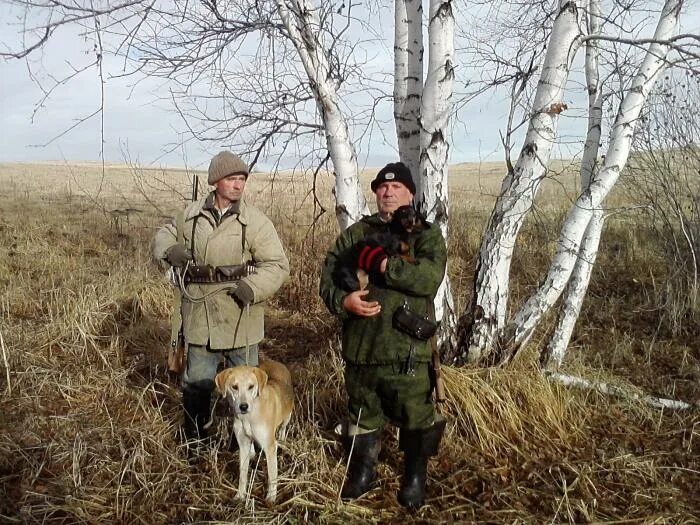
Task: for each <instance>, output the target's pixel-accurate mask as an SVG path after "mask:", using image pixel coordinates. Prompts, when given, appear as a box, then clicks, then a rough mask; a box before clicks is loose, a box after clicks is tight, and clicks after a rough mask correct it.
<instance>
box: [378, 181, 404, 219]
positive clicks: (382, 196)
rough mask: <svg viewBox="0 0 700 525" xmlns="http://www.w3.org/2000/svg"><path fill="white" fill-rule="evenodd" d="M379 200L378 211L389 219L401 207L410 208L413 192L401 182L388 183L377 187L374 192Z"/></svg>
mask: <svg viewBox="0 0 700 525" xmlns="http://www.w3.org/2000/svg"><path fill="white" fill-rule="evenodd" d="M374 196H375V198H376V199H377V211H378V212H379V214H380V215H382V216H384V217H388V216H389V215H391V214H392V213H394V211H396V209H397V208H399V207H400V206H408V205H409V204H411V201H412V200H413V194H412V193H411V191H410V190H409V189H408V188H407V187H406V186H404V185H403V184H402V183H400V182H395V181H387V182H382V183H381V184H380V185H379V186H377V191H375V192H374Z"/></svg>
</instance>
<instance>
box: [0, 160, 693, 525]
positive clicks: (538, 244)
mask: <svg viewBox="0 0 700 525" xmlns="http://www.w3.org/2000/svg"><path fill="white" fill-rule="evenodd" d="M560 171H562V173H563V174H562V175H561V176H559V177H558V178H557V179H556V180H550V181H547V182H546V185H545V186H544V187H543V192H542V195H541V198H540V199H539V202H538V214H537V216H536V218H535V219H533V220H530V221H528V224H527V226H526V228H525V230H524V232H523V240H524V242H523V243H522V245H521V246H519V247H518V250H517V252H516V256H515V258H514V261H513V268H514V272H515V275H514V283H513V290H514V294H515V295H516V299H517V298H518V297H522V296H524V295H525V294H527V293H528V291H529V290H531V289H532V288H533V287H534V286H535V285H536V284H537V282H538V278H539V275H540V274H539V272H540V271H541V269H542V268H544V267H545V266H546V264H547V256H548V251H547V250H546V249H545V250H543V249H542V247H543V246H545V247H549V248H550V249H551V247H552V246H553V245H552V242H553V241H552V239H553V235H555V234H556V230H557V227H556V225H557V221H558V220H560V218H561V217H562V215H563V211H562V203H563V202H566V201H567V200H570V199H572V198H573V195H574V189H573V188H574V187H575V184H576V180H575V177H573V176H571V175H567V174H566V173H567V172H566V170H565V169H564V166H563V165H562V166H561V170H560ZM501 174H502V167H501V166H498V165H485V166H480V167H478V168H475V167H474V166H458V167H456V168H455V170H454V172H453V175H452V180H451V188H450V189H451V195H452V199H453V208H452V210H451V213H452V220H453V224H452V231H453V232H459V235H455V236H454V239H453V240H452V243H451V245H450V255H451V259H450V265H451V266H450V268H451V270H450V271H451V274H452V276H453V279H454V282H455V288H456V291H457V296H458V302H459V303H460V307H463V305H464V304H465V302H466V301H467V300H468V297H467V294H468V290H469V289H470V286H471V272H472V269H473V267H474V257H475V253H476V250H477V248H478V241H479V235H480V232H481V230H482V229H483V225H484V221H485V217H486V216H487V214H488V212H489V210H490V206H491V204H492V202H493V201H492V199H493V198H494V195H495V194H496V193H497V191H498V187H499V185H500V179H501ZM369 177H370V174H369V173H368V174H365V175H364V178H365V179H368V178H369ZM165 181H167V182H168V184H167V185H164V184H163V182H165ZM187 181H188V175H187V174H185V173H162V172H158V171H146V172H134V171H131V170H128V169H121V168H114V169H110V170H109V171H108V172H107V176H106V177H104V178H103V177H102V176H101V174H100V173H99V172H98V171H96V169H95V168H94V167H92V166H76V167H70V168H69V167H66V166H63V167H61V166H59V167H54V166H47V165H41V166H38V165H11V166H0V184H1V186H0V187H2V188H3V189H2V192H1V193H0V202H1V206H2V214H0V334H2V340H3V342H4V346H5V349H4V350H5V351H4V353H3V356H4V357H5V359H4V363H3V366H2V370H0V372H1V373H0V389H2V392H3V394H2V397H1V398H0V517H1V518H2V521H3V522H7V523H39V522H41V523H43V522H57V523H115V522H121V523H148V524H152V523H179V522H200V523H201V522H207V523H220V522H236V523H300V522H310V523H367V522H369V523H387V522H390V523H396V522H413V521H416V522H484V523H486V522H488V523H543V522H552V523H579V522H618V523H692V522H697V521H698V520H700V493H699V490H698V488H697V487H698V486H700V445H699V443H700V417H698V415H697V413H696V412H693V413H677V414H676V413H670V412H661V411H657V410H654V409H649V408H647V407H645V406H642V405H640V404H634V403H629V402H625V401H621V400H617V399H611V398H606V397H603V396H601V395H599V394H596V393H582V392H577V391H572V390H568V389H565V388H563V387H560V386H557V385H553V384H551V383H549V382H547V381H546V380H545V379H543V378H542V376H541V375H540V374H538V373H535V372H534V371H533V370H531V369H530V367H529V363H528V360H527V358H524V359H521V360H520V361H519V362H518V363H516V364H515V366H513V367H512V368H510V369H507V370H476V369H453V368H446V370H445V375H446V379H447V387H448V393H449V398H450V401H449V402H448V403H447V405H446V406H445V407H444V408H443V411H444V412H445V414H446V415H447V416H448V419H449V421H450V425H449V427H448V431H447V434H446V439H445V441H444V446H443V448H442V450H441V453H440V455H439V457H438V458H436V459H435V460H434V461H433V462H432V463H431V471H430V472H431V475H430V486H429V494H428V505H427V506H426V507H425V508H424V509H422V510H421V511H420V513H419V514H418V515H416V516H412V515H409V514H407V513H406V512H405V511H404V510H403V509H401V508H400V507H399V506H398V505H397V503H396V497H395V493H396V490H397V489H398V485H399V477H400V468H401V457H400V454H399V452H398V449H397V443H396V435H395V431H394V430H392V429H387V432H386V438H387V439H386V440H385V443H386V447H385V448H384V451H383V453H382V463H381V466H380V471H379V475H380V481H379V485H378V487H377V488H375V489H374V490H372V491H371V492H370V493H369V494H368V495H367V496H366V497H364V498H363V499H362V500H360V501H359V502H356V503H352V504H343V503H340V502H338V500H337V493H338V490H339V488H340V484H341V481H342V476H343V470H344V464H343V463H342V461H341V451H340V446H339V443H338V442H337V441H336V439H335V437H334V435H333V433H332V431H331V429H332V428H333V426H334V425H335V423H336V422H337V421H338V420H339V418H340V417H342V416H343V414H344V413H345V406H344V401H343V397H342V382H343V379H342V362H341V360H340V359H339V357H338V330H337V326H336V324H335V321H334V320H333V319H331V318H329V316H328V315H327V313H326V312H325V310H324V309H323V307H322V305H321V304H320V301H319V300H318V298H317V292H316V290H317V286H318V284H317V279H318V275H317V268H318V267H319V264H320V261H321V259H322V257H323V252H324V250H325V249H326V247H327V245H328V244H329V243H330V242H331V240H332V238H333V237H334V236H335V233H336V230H335V224H334V218H333V217H332V216H331V215H332V213H326V214H325V215H324V216H323V217H321V219H320V220H319V221H318V222H317V224H316V228H314V229H311V228H310V227H311V225H312V223H313V216H314V214H313V206H312V202H313V201H312V198H311V196H310V195H309V182H308V180H307V179H306V178H304V177H302V176H301V175H294V174H290V173H286V174H281V175H279V176H278V177H276V178H274V179H273V178H272V177H270V176H268V175H262V174H258V175H255V176H254V177H253V178H252V179H251V182H250V187H249V188H248V192H249V195H250V196H251V197H252V198H254V199H255V200H256V202H257V203H258V204H260V205H261V206H262V207H263V208H265V209H266V210H267V211H268V213H269V214H270V216H271V217H273V219H274V220H275V222H276V224H277V225H278V227H279V230H280V233H281V235H282V237H283V239H284V243H285V246H286V247H287V249H288V252H289V255H290V259H291V263H292V277H291V279H290V280H289V282H288V283H286V284H285V286H284V287H283V289H282V290H281V291H280V293H279V294H278V295H277V296H276V297H275V299H274V300H273V301H272V303H271V305H270V309H269V315H268V320H267V339H266V341H265V342H264V344H263V347H262V348H263V351H264V353H266V354H267V355H269V356H271V357H275V358H278V359H281V360H283V361H285V362H286V363H287V364H288V365H289V366H290V368H291V369H292V372H293V375H294V377H295V385H296V396H297V399H296V410H295V415H294V418H293V424H292V427H291V430H290V435H289V438H288V440H287V442H286V443H285V444H284V445H283V448H282V450H281V451H280V474H281V476H282V479H281V483H280V494H279V497H278V501H279V503H278V504H277V505H276V506H275V507H272V508H270V507H267V506H265V504H264V502H263V497H264V485H265V479H266V475H265V473H264V464H261V465H257V468H256V475H255V483H254V487H253V494H252V498H251V499H250V501H249V502H248V504H247V505H243V504H237V503H235V502H234V500H233V495H234V491H235V486H236V483H237V479H236V477H237V472H238V467H237V461H238V456H237V454H233V453H231V452H229V451H228V450H227V447H226V444H227V440H228V438H229V430H228V428H227V425H226V421H225V420H219V421H218V422H217V425H218V430H219V435H220V441H219V443H218V444H217V445H216V446H214V447H213V448H212V449H210V450H207V451H206V452H205V453H203V455H202V456H201V458H200V459H199V462H198V463H197V464H196V465H190V464H189V463H188V462H187V461H186V459H185V455H184V453H183V450H182V446H181V445H180V440H179V435H178V429H179V421H180V408H179V393H178V391H177V388H175V386H174V384H173V383H172V382H171V381H170V380H169V379H168V378H167V377H166V376H165V375H164V373H163V369H162V362H163V354H162V352H163V349H164V348H165V344H166V340H167V338H168V333H169V329H168V312H169V305H170V298H171V295H172V292H171V290H170V289H169V288H168V285H167V284H166V283H165V282H164V281H163V279H162V276H161V275H160V274H159V273H158V271H157V270H156V269H155V267H154V266H153V265H152V264H151V263H150V262H149V253H148V246H149V242H150V238H151V236H152V234H153V231H154V228H155V227H156V226H157V225H158V224H160V223H161V222H162V220H163V219H162V217H161V215H164V214H167V213H169V212H170V211H172V210H173V209H175V208H176V207H177V206H178V205H179V203H181V202H182V197H178V196H177V194H176V193H174V192H176V191H179V192H180V194H181V195H183V196H184V195H187V194H188V190H187ZM322 185H323V187H324V188H325V189H328V187H329V182H328V181H327V180H325V179H324V180H323V182H322ZM98 190H99V192H98ZM148 199H151V200H152V201H154V202H155V203H157V204H158V208H157V209H154V208H153V207H152V206H150V205H149V204H148ZM324 199H327V200H326V201H325V202H323V205H324V206H326V207H327V209H329V210H332V207H331V203H330V198H329V197H328V192H326V193H325V197H324ZM626 220H627V219H626V218H625V217H620V218H619V219H616V218H613V220H611V221H610V223H609V224H608V228H607V230H606V233H605V241H606V244H605V246H606V248H605V250H604V251H603V252H602V253H601V256H600V259H599V265H598V267H597V269H596V274H595V276H594V280H593V283H592V286H591V292H590V296H589V298H588V299H587V302H586V304H585V305H584V311H583V312H582V317H581V322H580V324H579V327H578V328H577V330H576V333H575V336H574V340H573V341H572V347H571V350H570V355H569V358H568V363H567V367H568V369H569V371H571V372H573V373H578V374H581V375H585V376H586V377H589V378H591V377H592V378H600V379H604V380H608V381H609V380H614V381H617V382H618V383H619V382H622V383H623V384H624V383H626V382H631V383H633V384H637V385H640V386H642V387H643V388H644V389H645V390H646V391H648V392H657V393H660V394H664V395H668V396H673V397H680V398H682V399H684V400H686V401H695V400H697V399H698V398H699V394H700V386H699V384H700V352H699V350H698V343H697V341H698V337H697V336H698V335H700V334H698V329H697V323H693V322H692V320H690V319H688V318H684V317H683V315H681V314H679V315H676V316H675V317H674V319H673V320H670V319H669V317H668V315H667V313H666V311H667V308H662V306H661V304H660V302H659V297H660V294H659V293H657V291H658V290H659V289H660V288H662V287H663V278H664V275H663V271H662V270H661V269H660V268H662V266H663V265H662V264H660V260H661V258H662V257H663V252H662V248H660V247H658V246H656V244H655V239H653V238H650V237H649V236H648V235H647V234H646V233H645V232H646V230H645V229H644V225H639V224H635V225H634V227H631V225H630V224H628V223H626V222H625V221H626ZM671 322H673V323H682V324H683V326H684V330H682V331H680V332H678V331H673V330H671V326H670V324H671ZM550 329H551V320H550V322H549V325H548V326H545V327H544V328H543V330H542V331H541V333H540V334H539V340H544V338H545V337H546V334H547V331H548V330H550ZM678 334H681V335H678ZM6 368H7V370H6ZM6 372H7V373H8V374H9V382H8V381H7V380H6ZM261 463H264V460H263V461H262V462H261Z"/></svg>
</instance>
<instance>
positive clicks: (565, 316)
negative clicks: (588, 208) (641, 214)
mask: <svg viewBox="0 0 700 525" xmlns="http://www.w3.org/2000/svg"><path fill="white" fill-rule="evenodd" d="M600 16H601V10H600V0H590V2H589V7H588V34H589V35H594V36H595V35H600V20H601V18H600ZM599 53H600V51H599V49H598V41H597V40H595V39H591V40H588V41H587V42H586V86H587V88H588V132H587V134H586V143H585V145H584V147H583V157H582V159H581V191H582V192H583V191H586V190H587V189H588V187H589V186H590V184H591V181H592V180H593V177H594V175H595V171H596V167H597V166H596V163H597V159H598V149H599V144H600V135H601V126H602V121H603V92H602V87H601V85H600V75H599ZM602 230H603V210H602V209H600V208H598V209H596V210H594V211H593V216H592V217H591V221H590V222H589V223H588V227H587V228H586V232H585V233H584V235H583V241H582V243H581V250H580V252H579V255H578V259H576V264H575V265H574V270H573V272H572V274H571V279H570V280H569V284H568V285H567V287H566V290H565V291H564V296H563V297H562V305H561V310H560V312H559V319H558V320H557V326H556V328H555V330H554V334H553V335H552V338H551V339H550V341H549V344H548V345H547V348H546V350H545V352H544V355H543V359H542V364H543V365H544V366H546V367H550V366H551V367H553V368H558V367H559V366H561V363H562V361H563V360H564V355H565V354H566V349H567V348H568V346H569V342H570V341H571V334H572V333H573V331H574V326H575V325H576V321H577V319H578V316H579V314H580V313H581V305H582V304H583V299H584V297H585V296H586V292H587V290H588V284H589V282H590V278H591V271H592V270H593V265H594V264H595V260H596V257H597V256H598V245H599V243H600V235H601V232H602Z"/></svg>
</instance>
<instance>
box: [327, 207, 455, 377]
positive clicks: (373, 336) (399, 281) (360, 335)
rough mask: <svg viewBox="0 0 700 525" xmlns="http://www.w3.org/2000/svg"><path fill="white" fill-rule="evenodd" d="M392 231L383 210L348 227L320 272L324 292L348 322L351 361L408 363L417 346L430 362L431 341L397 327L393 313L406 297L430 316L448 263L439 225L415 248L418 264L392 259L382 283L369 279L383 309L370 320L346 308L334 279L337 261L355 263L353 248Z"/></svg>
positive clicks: (346, 345)
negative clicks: (388, 227) (384, 217)
mask: <svg viewBox="0 0 700 525" xmlns="http://www.w3.org/2000/svg"><path fill="white" fill-rule="evenodd" d="M384 230H387V224H386V223H385V222H383V221H382V220H381V219H380V218H379V215H378V214H375V215H371V216H369V217H364V218H363V219H361V220H360V221H358V222H357V223H355V224H353V225H352V226H350V227H349V228H348V229H347V230H345V231H344V232H343V233H342V234H341V235H340V236H339V237H338V239H337V240H336V242H335V245H334V246H333V248H332V249H331V250H330V251H329V252H328V254H327V256H326V261H325V263H324V266H323V271H322V274H321V284H320V294H321V298H322V299H323V301H324V302H325V304H326V306H327V307H328V310H330V311H331V313H333V314H335V315H337V316H338V317H339V318H340V319H341V320H342V322H343V358H344V359H345V361H346V362H348V363H351V364H362V365H366V364H373V365H393V364H396V363H403V362H405V361H406V359H407V358H408V356H409V352H410V350H411V347H413V348H414V352H415V359H416V362H423V363H427V362H429V361H430V357H431V349H430V345H429V344H428V343H427V342H425V341H419V340H417V339H414V338H412V337H410V336H409V335H407V334H404V333H403V332H399V331H398V330H396V329H395V328H394V327H393V325H392V316H393V314H394V311H395V310H396V309H397V308H398V307H399V306H401V305H402V304H403V303H404V301H406V302H407V303H408V305H409V307H410V309H411V310H413V311H414V312H416V313H420V314H424V315H427V311H428V302H427V301H432V300H433V299H434V297H435V294H436V293H437V289H438V287H439V286H440V283H441V282H442V278H443V276H444V274H445V266H446V264H447V248H446V246H445V240H444V239H443V237H442V234H441V232H440V229H439V228H437V227H436V226H433V225H430V227H429V228H428V229H426V230H425V231H423V232H421V233H420V234H419V235H418V236H417V238H416V239H415V242H414V243H412V245H411V248H410V255H411V256H412V257H413V258H414V259H415V263H412V262H408V261H405V260H404V259H401V258H400V257H398V256H394V257H389V259H388V262H387V267H386V272H385V273H384V277H383V279H382V282H375V283H370V286H369V287H368V288H369V290H370V294H369V299H372V300H376V301H379V303H380V304H381V306H382V311H381V312H380V313H379V315H377V316H374V317H369V318H364V317H356V316H353V315H351V314H349V313H348V312H346V311H345V310H344V309H343V307H342V301H343V298H344V297H345V296H346V295H347V294H348V292H347V291H345V290H343V289H342V288H340V287H339V283H336V282H334V279H333V274H334V270H335V268H336V265H348V266H351V267H355V266H356V261H354V260H352V259H353V257H355V256H356V255H354V253H355V251H354V250H353V249H352V247H353V246H354V245H355V244H357V243H358V242H359V241H361V240H362V239H363V238H364V237H365V236H367V235H370V234H372V233H375V232H381V231H384Z"/></svg>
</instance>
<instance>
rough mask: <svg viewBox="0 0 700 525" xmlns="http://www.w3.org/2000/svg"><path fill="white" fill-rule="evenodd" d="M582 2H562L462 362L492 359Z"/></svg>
mask: <svg viewBox="0 0 700 525" xmlns="http://www.w3.org/2000/svg"><path fill="white" fill-rule="evenodd" d="M584 6H585V3H584V1H583V0H577V1H569V0H566V1H565V0H562V1H561V2H560V3H559V12H558V14H557V16H556V18H555V20H554V25H553V27H552V34H551V37H550V40H549V44H548V47H547V53H546V55H545V59H544V62H543V65H542V73H541V76H540V80H539V82H538V85H537V90H536V92H535V99H534V101H533V105H532V108H533V109H532V116H531V117H530V121H529V124H528V130H527V134H526V136H525V142H524V145H523V147H522V150H521V152H520V155H519V157H518V161H517V163H516V165H515V166H514V168H513V170H512V171H510V172H509V173H508V174H507V175H506V177H505V179H504V181H503V184H502V186H501V193H500V195H499V197H498V199H497V201H496V204H495V206H494V209H493V211H492V212H491V216H490V218H489V223H488V226H487V228H486V232H485V234H484V237H483V240H482V243H481V248H480V251H479V255H478V258H477V267H476V277H475V281H474V293H473V295H472V304H471V305H470V307H469V311H470V313H471V316H472V321H471V326H470V327H468V332H467V337H466V341H465V342H464V346H465V348H463V349H461V355H460V356H459V357H460V358H461V359H466V360H468V361H477V360H479V359H481V358H482V357H483V358H490V357H491V354H492V351H493V347H494V342H495V341H496V337H497V336H498V334H499V333H500V331H501V330H502V329H503V328H504V326H505V320H506V309H507V301H508V284H509V283H508V281H509V276H510V263H511V259H512V256H513V249H514V248H515V241H516V238H517V236H518V232H519V231H520V228H521V226H522V224H523V221H524V220H525V216H526V214H527V212H528V211H529V210H530V208H531V206H532V202H533V200H534V198H535V195H536V194H537V190H538V188H539V185H540V182H541V181H542V179H543V178H544V176H545V174H546V170H547V164H548V162H549V158H550V153H551V149H552V145H553V144H554V140H555V138H556V132H557V124H558V120H559V114H560V113H561V112H562V111H563V110H564V109H566V106H565V104H564V103H563V100H562V97H563V94H564V87H565V84H566V81H567V79H568V77H569V72H570V70H571V64H572V62H573V60H574V57H575V55H576V53H577V51H578V48H579V47H580V44H581V36H582V30H581V21H582V16H583V12H584V9H583V7H584Z"/></svg>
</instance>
